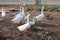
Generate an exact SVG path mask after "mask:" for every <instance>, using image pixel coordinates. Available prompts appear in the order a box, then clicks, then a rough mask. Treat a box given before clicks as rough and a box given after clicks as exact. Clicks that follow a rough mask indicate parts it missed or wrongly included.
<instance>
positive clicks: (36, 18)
mask: <svg viewBox="0 0 60 40" xmlns="http://www.w3.org/2000/svg"><path fill="white" fill-rule="evenodd" d="M43 9H44V6H43V7H42V10H41V14H40V15H38V16H36V17H35V21H40V20H42V19H43V18H44V12H43Z"/></svg>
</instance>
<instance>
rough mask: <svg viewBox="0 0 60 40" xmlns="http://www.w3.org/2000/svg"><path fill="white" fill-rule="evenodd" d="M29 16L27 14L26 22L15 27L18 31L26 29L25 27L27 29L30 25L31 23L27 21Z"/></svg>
mask: <svg viewBox="0 0 60 40" xmlns="http://www.w3.org/2000/svg"><path fill="white" fill-rule="evenodd" d="M29 16H30V14H29V15H28V16H27V23H26V24H24V25H21V26H19V27H17V28H18V29H19V31H27V29H29V28H30V27H31V25H30V23H29Z"/></svg>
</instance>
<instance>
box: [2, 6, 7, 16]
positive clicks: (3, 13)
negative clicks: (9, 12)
mask: <svg viewBox="0 0 60 40" xmlns="http://www.w3.org/2000/svg"><path fill="white" fill-rule="evenodd" d="M1 15H2V17H4V16H6V13H5V11H4V10H3V7H2V14H1Z"/></svg>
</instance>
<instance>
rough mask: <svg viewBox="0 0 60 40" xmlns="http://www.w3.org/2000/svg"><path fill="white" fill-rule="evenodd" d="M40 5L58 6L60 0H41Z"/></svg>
mask: <svg viewBox="0 0 60 40" xmlns="http://www.w3.org/2000/svg"><path fill="white" fill-rule="evenodd" d="M41 4H47V5H60V0H41Z"/></svg>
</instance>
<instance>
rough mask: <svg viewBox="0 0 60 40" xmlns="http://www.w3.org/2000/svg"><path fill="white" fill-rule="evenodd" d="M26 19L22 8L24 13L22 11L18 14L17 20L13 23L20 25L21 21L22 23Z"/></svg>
mask: <svg viewBox="0 0 60 40" xmlns="http://www.w3.org/2000/svg"><path fill="white" fill-rule="evenodd" d="M24 17H25V12H24V7H22V11H21V9H20V12H19V14H17V15H16V16H15V18H13V19H12V20H11V21H12V22H13V23H20V21H22V19H23V18H24Z"/></svg>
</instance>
